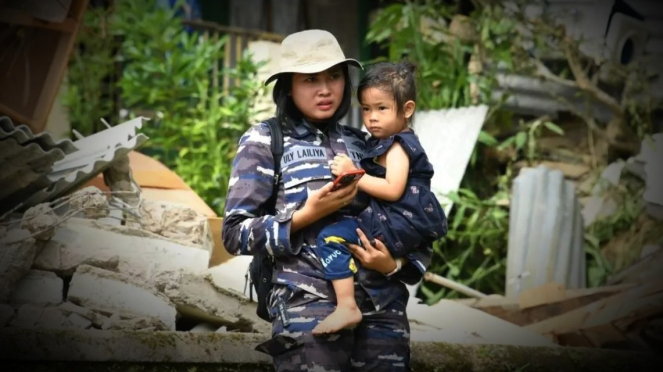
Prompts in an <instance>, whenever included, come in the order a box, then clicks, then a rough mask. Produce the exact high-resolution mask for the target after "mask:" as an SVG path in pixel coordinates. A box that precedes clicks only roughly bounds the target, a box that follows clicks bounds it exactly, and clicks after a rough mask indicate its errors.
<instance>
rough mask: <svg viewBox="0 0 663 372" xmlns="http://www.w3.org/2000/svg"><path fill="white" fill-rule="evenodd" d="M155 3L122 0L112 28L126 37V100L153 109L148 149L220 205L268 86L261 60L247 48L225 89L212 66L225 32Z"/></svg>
mask: <svg viewBox="0 0 663 372" xmlns="http://www.w3.org/2000/svg"><path fill="white" fill-rule="evenodd" d="M153 5H154V1H149V2H141V1H121V2H119V4H118V12H117V17H116V19H115V28H114V31H115V32H117V33H118V34H121V35H122V36H123V40H124V41H123V43H122V48H121V51H122V52H121V60H122V62H123V65H124V68H123V75H122V78H121V79H120V82H119V84H120V87H121V88H122V99H123V103H124V105H125V107H126V108H127V109H128V110H129V112H130V116H137V115H141V114H144V113H145V112H153V113H155V115H154V116H155V117H154V118H153V119H154V120H153V121H152V122H148V125H147V127H146V128H145V130H144V131H145V133H146V134H147V135H148V136H149V137H150V141H149V142H148V144H147V146H148V148H147V149H146V151H148V152H151V153H153V154H155V156H159V157H161V158H162V161H163V162H164V163H165V164H166V165H167V166H169V167H171V168H174V170H175V171H176V173H177V174H178V175H180V176H181V177H182V178H183V179H184V181H185V182H186V183H187V184H188V185H189V186H191V188H192V189H193V190H194V191H196V193H197V194H198V195H200V197H201V198H203V200H205V201H206V202H207V203H208V204H209V205H210V206H211V207H212V208H213V209H215V210H216V212H217V213H221V210H222V207H223V203H224V197H225V195H226V192H227V187H228V180H229V176H230V170H231V161H232V156H233V155H234V153H235V150H236V144H237V141H238V139H239V136H240V135H241V133H242V132H244V131H245V130H246V129H247V128H248V127H249V125H250V124H251V120H252V117H253V116H254V115H255V114H256V112H255V111H256V110H255V109H254V101H255V98H256V97H257V96H259V95H260V94H261V92H262V89H263V88H262V87H261V84H260V82H259V81H258V79H257V78H256V73H257V69H258V67H259V66H257V65H256V64H254V63H253V62H252V61H251V59H250V56H248V55H244V56H243V58H242V59H241V60H240V61H239V62H238V64H237V66H236V68H234V69H231V70H227V71H223V74H227V75H229V76H230V77H231V78H232V79H234V78H237V79H238V80H237V81H239V85H236V86H233V87H231V88H230V90H229V91H230V94H229V96H226V97H224V96H223V94H222V92H221V90H220V88H218V87H216V88H215V86H214V81H213V74H212V71H213V68H214V65H215V64H219V63H220V60H221V58H222V57H223V45H224V43H225V41H226V38H220V39H219V40H218V41H214V40H213V39H211V38H210V39H208V38H205V37H203V35H201V34H200V33H197V32H187V31H186V30H185V28H184V27H183V25H182V24H181V22H180V20H179V19H178V18H176V17H175V16H174V13H175V10H168V9H155V8H154V6H153Z"/></svg>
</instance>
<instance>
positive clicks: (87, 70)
mask: <svg viewBox="0 0 663 372" xmlns="http://www.w3.org/2000/svg"><path fill="white" fill-rule="evenodd" d="M112 12H113V8H109V9H104V8H100V7H90V8H89V9H88V11H87V12H85V15H84V18H83V22H82V25H81V28H80V31H79V33H78V40H77V43H76V47H75V48H74V49H73V52H72V56H71V61H70V63H69V69H68V71H67V75H66V79H65V86H66V89H65V90H64V93H63V105H64V106H65V107H66V108H67V111H68V116H69V121H70V123H71V127H72V129H74V130H76V131H78V132H79V133H81V134H82V135H84V136H88V135H90V134H93V133H95V132H96V131H97V130H98V129H99V128H101V127H100V125H102V124H101V122H100V119H101V118H106V119H107V120H108V121H109V122H114V121H115V118H116V116H117V115H116V114H115V113H114V112H113V102H114V98H115V96H116V94H117V87H116V86H115V84H114V83H113V80H112V77H113V72H114V67H115V66H114V64H115V58H114V57H115V56H114V49H115V48H116V46H117V43H116V41H115V38H114V37H113V36H112V35H111V34H110V33H109V20H110V18H111V16H112Z"/></svg>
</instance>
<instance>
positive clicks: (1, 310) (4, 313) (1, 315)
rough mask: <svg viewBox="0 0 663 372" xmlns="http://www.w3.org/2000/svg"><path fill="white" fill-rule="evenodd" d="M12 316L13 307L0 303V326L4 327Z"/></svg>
mask: <svg viewBox="0 0 663 372" xmlns="http://www.w3.org/2000/svg"><path fill="white" fill-rule="evenodd" d="M12 318H14V309H13V308H12V307H11V306H9V305H5V304H0V328H2V327H4V326H6V325H7V323H9V321H11V320H12Z"/></svg>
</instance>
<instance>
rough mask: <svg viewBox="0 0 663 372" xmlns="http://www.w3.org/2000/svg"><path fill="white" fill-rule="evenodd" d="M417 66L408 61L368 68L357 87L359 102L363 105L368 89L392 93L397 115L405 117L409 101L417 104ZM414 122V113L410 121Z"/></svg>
mask: <svg viewBox="0 0 663 372" xmlns="http://www.w3.org/2000/svg"><path fill="white" fill-rule="evenodd" d="M416 68H417V67H416V66H415V65H414V64H413V63H412V62H409V61H407V60H403V61H401V62H379V63H376V64H374V65H372V66H371V67H369V68H368V71H366V75H365V76H364V77H363V78H362V79H361V81H360V82H359V85H358V86H357V100H359V103H360V104H362V99H363V93H364V91H365V90H366V89H369V88H377V89H380V90H383V91H386V92H389V93H391V94H392V95H393V96H394V101H395V102H396V110H397V111H396V113H397V114H399V115H403V113H404V109H405V103H406V102H407V101H413V102H417V84H416V78H415V71H416ZM412 120H414V113H413V114H412V116H411V117H410V119H409V121H410V122H412Z"/></svg>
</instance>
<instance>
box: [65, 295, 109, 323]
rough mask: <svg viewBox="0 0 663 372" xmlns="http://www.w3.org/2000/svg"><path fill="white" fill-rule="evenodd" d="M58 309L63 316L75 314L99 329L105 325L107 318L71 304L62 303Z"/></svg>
mask: <svg viewBox="0 0 663 372" xmlns="http://www.w3.org/2000/svg"><path fill="white" fill-rule="evenodd" d="M58 308H59V309H60V310H61V311H62V312H64V313H65V315H69V316H70V315H72V314H76V315H79V316H81V317H83V318H85V319H87V320H89V321H90V322H91V323H92V324H93V325H94V326H95V327H99V328H101V327H102V325H103V324H105V323H106V319H108V317H106V316H103V315H101V314H98V313H96V312H94V311H92V310H90V309H86V308H84V307H81V306H78V305H76V304H74V303H72V302H68V301H67V302H63V303H62V304H60V306H58Z"/></svg>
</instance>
